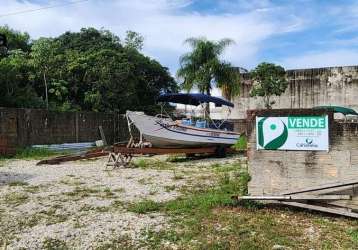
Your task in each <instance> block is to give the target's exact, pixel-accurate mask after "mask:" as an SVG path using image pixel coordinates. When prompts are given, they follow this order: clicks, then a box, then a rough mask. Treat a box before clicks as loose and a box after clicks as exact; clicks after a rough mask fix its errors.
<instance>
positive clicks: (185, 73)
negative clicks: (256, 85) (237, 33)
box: [177, 38, 239, 111]
mask: <svg viewBox="0 0 358 250" xmlns="http://www.w3.org/2000/svg"><path fill="white" fill-rule="evenodd" d="M184 43H187V44H189V45H190V46H191V47H192V51H191V52H189V53H186V54H184V55H183V56H182V57H181V58H180V68H179V70H178V72H177V76H178V78H179V79H182V80H183V82H182V89H184V90H186V91H188V92H189V91H190V90H192V89H193V88H194V87H196V88H198V90H199V91H200V93H205V94H207V95H210V92H211V89H212V86H213V85H214V84H216V86H217V87H219V88H220V89H221V90H222V93H223V96H224V97H225V98H227V99H231V98H232V97H234V96H235V95H237V94H238V91H239V85H238V79H239V77H238V76H239V75H238V73H237V72H236V70H235V68H234V67H232V65H231V64H230V63H228V62H225V61H222V60H220V56H221V55H222V53H223V52H224V50H225V48H227V47H228V46H229V45H232V44H233V43H234V41H233V40H231V39H227V38H226V39H221V40H219V41H210V40H207V39H206V38H189V39H187V40H185V42H184ZM207 111H209V108H208V105H207Z"/></svg>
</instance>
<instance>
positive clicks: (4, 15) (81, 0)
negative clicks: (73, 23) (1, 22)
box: [0, 0, 89, 18]
mask: <svg viewBox="0 0 358 250" xmlns="http://www.w3.org/2000/svg"><path fill="white" fill-rule="evenodd" d="M87 1H89V0H79V1H73V2H68V3H63V4H58V5H51V6H45V7H42V8H38V9H30V10H22V11H17V12H11V13H7V14H2V15H1V14H0V18H2V17H7V16H15V15H20V14H25V13H30V12H36V11H40V10H47V9H53V8H58V7H62V6H67V5H73V4H77V3H82V2H87Z"/></svg>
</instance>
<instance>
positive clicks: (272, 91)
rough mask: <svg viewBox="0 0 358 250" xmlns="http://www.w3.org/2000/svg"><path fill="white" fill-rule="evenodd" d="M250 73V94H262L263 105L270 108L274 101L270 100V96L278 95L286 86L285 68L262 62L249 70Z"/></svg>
mask: <svg viewBox="0 0 358 250" xmlns="http://www.w3.org/2000/svg"><path fill="white" fill-rule="evenodd" d="M250 75H251V79H252V80H253V81H254V84H253V87H252V89H251V92H250V95H251V96H262V97H263V98H264V104H265V107H266V108H267V109H270V108H272V105H273V104H275V101H271V97H272V96H273V95H275V96H280V95H281V94H282V93H283V92H285V90H286V88H287V85H288V82H287V80H286V72H285V69H284V68H283V67H281V66H279V65H275V64H273V63H266V62H263V63H260V64H259V65H258V66H257V67H256V68H255V69H254V70H253V71H251V72H250Z"/></svg>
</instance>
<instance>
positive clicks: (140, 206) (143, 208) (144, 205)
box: [127, 200, 161, 214]
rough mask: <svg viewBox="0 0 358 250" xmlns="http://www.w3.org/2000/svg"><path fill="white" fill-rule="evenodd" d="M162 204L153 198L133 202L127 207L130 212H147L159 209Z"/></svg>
mask: <svg viewBox="0 0 358 250" xmlns="http://www.w3.org/2000/svg"><path fill="white" fill-rule="evenodd" d="M160 207H161V204H160V203H158V202H155V201H152V200H144V201H140V202H138V203H132V204H130V205H129V206H128V207H127V210H128V211H130V212H134V213H138V214H145V213H150V212H155V211H159V209H160Z"/></svg>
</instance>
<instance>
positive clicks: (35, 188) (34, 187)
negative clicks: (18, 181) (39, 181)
mask: <svg viewBox="0 0 358 250" xmlns="http://www.w3.org/2000/svg"><path fill="white" fill-rule="evenodd" d="M41 187H45V185H28V186H25V191H26V192H29V193H32V194H35V193H37V192H39V191H40V188H41Z"/></svg>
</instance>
